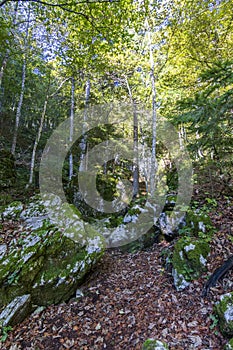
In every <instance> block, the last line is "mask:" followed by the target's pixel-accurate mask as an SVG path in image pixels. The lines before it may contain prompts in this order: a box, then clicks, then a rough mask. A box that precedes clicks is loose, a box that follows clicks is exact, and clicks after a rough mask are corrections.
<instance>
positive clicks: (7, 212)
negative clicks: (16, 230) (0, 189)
mask: <svg viewBox="0 0 233 350" xmlns="http://www.w3.org/2000/svg"><path fill="white" fill-rule="evenodd" d="M22 211H23V203H22V202H20V201H14V202H12V203H10V204H9V205H7V206H2V207H0V213H1V217H2V219H3V220H5V219H7V220H17V219H19V217H20V214H21V213H22Z"/></svg>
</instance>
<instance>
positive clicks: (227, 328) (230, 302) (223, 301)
mask: <svg viewBox="0 0 233 350" xmlns="http://www.w3.org/2000/svg"><path fill="white" fill-rule="evenodd" d="M214 310H215V313H216V314H217V316H218V319H219V327H220V331H221V333H222V334H223V335H224V336H227V337H232V336H233V292H232V293H227V294H223V295H222V296H221V297H220V301H219V302H217V303H216V304H215V306H214Z"/></svg>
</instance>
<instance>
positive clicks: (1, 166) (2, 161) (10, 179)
mask: <svg viewBox="0 0 233 350" xmlns="http://www.w3.org/2000/svg"><path fill="white" fill-rule="evenodd" d="M15 179H16V171H15V158H14V156H13V155H12V154H11V152H10V151H8V150H5V149H0V189H6V188H9V187H12V186H13V185H14V183H15Z"/></svg>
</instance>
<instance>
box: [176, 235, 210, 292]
mask: <svg viewBox="0 0 233 350" xmlns="http://www.w3.org/2000/svg"><path fill="white" fill-rule="evenodd" d="M209 252H210V247H209V244H208V243H207V242H205V241H202V240H198V239H195V238H191V237H182V238H180V239H179V240H178V241H177V242H176V244H175V246H174V252H173V256H172V266H173V269H172V275H173V278H174V285H175V287H176V289H177V290H178V291H181V290H183V289H185V288H186V287H187V286H188V285H189V284H190V282H191V281H192V280H194V279H196V278H199V277H200V275H201V273H202V272H204V271H205V270H206V259H207V256H208V254H209Z"/></svg>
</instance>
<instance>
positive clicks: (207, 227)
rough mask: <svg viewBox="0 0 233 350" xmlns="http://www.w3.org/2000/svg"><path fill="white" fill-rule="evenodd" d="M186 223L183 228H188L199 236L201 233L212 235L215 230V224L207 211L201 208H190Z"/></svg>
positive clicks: (192, 233)
mask: <svg viewBox="0 0 233 350" xmlns="http://www.w3.org/2000/svg"><path fill="white" fill-rule="evenodd" d="M185 221H186V224H185V226H184V227H183V230H185V229H187V231H188V229H189V230H190V232H191V235H192V236H194V237H198V236H199V234H200V233H203V234H205V233H209V234H210V235H211V233H212V231H213V224H212V222H211V219H210V217H209V216H208V214H207V213H205V212H203V211H201V210H199V209H189V210H188V211H187V214H186V218H185Z"/></svg>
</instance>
